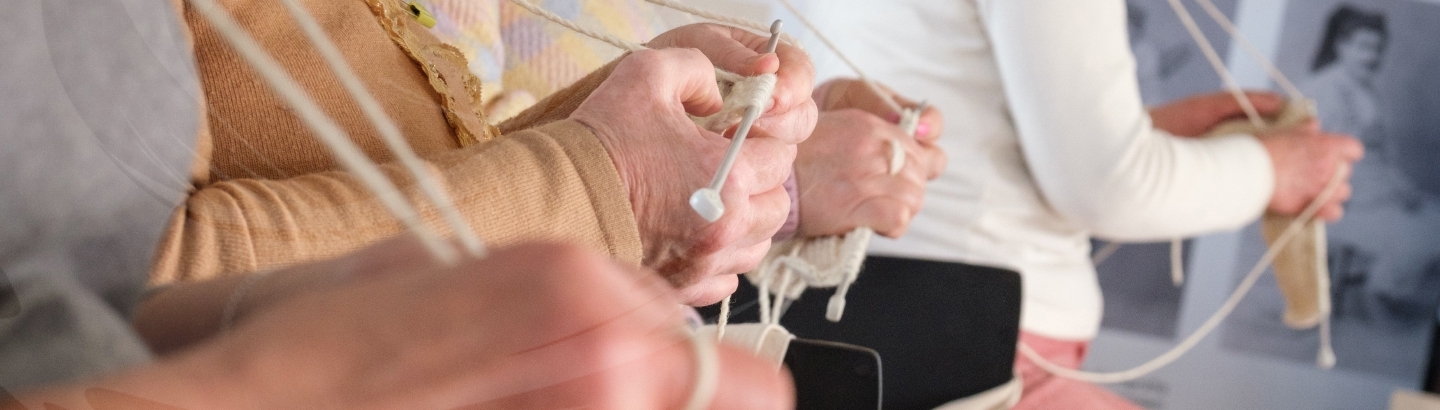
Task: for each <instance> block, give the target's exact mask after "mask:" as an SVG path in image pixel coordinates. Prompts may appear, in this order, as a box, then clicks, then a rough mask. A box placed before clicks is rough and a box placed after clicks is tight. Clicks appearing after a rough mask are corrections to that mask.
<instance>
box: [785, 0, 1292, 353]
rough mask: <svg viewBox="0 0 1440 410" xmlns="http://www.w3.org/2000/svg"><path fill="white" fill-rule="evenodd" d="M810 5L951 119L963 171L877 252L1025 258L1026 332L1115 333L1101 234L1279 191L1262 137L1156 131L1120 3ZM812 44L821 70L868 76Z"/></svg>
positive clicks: (1230, 207)
mask: <svg viewBox="0 0 1440 410" xmlns="http://www.w3.org/2000/svg"><path fill="white" fill-rule="evenodd" d="M809 3H810V4H809V5H808V6H807V7H806V10H804V11H805V13H806V15H807V16H808V17H810V18H812V19H814V20H815V21H816V23H817V24H818V25H819V26H820V27H821V30H822V31H823V32H825V33H826V34H827V35H829V36H830V37H832V38H833V40H835V41H836V43H838V44H839V45H840V47H841V48H842V50H843V51H844V52H845V53H846V54H847V55H849V56H850V58H851V59H853V60H855V61H857V62H858V63H859V64H860V65H862V66H863V67H862V69H864V70H866V71H867V74H869V75H870V76H871V77H873V78H875V79H876V80H878V81H880V82H883V83H885V84H887V85H889V86H891V87H893V88H894V89H896V90H897V91H898V92H900V93H902V94H904V95H906V96H908V97H910V98H915V99H928V100H929V101H930V103H931V104H933V105H934V106H936V107H938V108H939V109H940V110H941V112H942V113H944V115H945V133H944V135H943V136H942V137H941V139H940V142H939V144H940V145H941V146H942V147H943V148H944V150H945V152H946V153H947V154H948V155H949V158H950V162H949V168H948V169H946V171H945V173H944V174H943V175H942V176H941V177H940V178H939V179H938V180H937V181H935V182H934V183H932V184H930V185H929V191H928V193H927V194H926V196H925V208H924V209H923V210H922V211H921V212H920V214H919V215H918V216H917V217H916V218H915V220H914V222H913V224H912V225H911V228H910V231H909V233H908V234H906V235H905V236H904V237H903V238H901V239H899V240H885V239H879V240H877V241H876V242H875V243H874V244H873V245H872V247H871V253H872V254H876V255H887V256H900V257H911V258H921V259H932V260H942V261H955V262H964V263H971V264H981V265H991V266H999V267H1006V268H1010V269H1015V270H1017V271H1019V272H1020V274H1021V278H1022V283H1023V286H1024V296H1023V302H1022V313H1021V328H1022V329H1023V330H1025V331H1027V332H1032V333H1036V334H1040V335H1043V336H1049V337H1054V338H1061V339H1071V340H1087V339H1090V338H1092V337H1093V336H1094V335H1095V333H1096V332H1097V331H1098V329H1099V324H1100V315H1101V296H1100V288H1099V285H1098V284H1097V281H1096V278H1095V269H1094V267H1093V266H1092V265H1091V263H1090V258H1089V252H1090V245H1089V241H1088V238H1089V237H1091V236H1097V237H1103V238H1108V239H1115V240H1162V239H1169V238H1172V237H1177V236H1191V235H1197V234H1201V233H1206V232H1212V231H1219V230H1228V229H1234V228H1237V227H1240V226H1243V225H1244V224H1246V223H1247V222H1249V221H1251V220H1253V219H1255V218H1256V217H1258V216H1259V215H1260V213H1261V211H1262V210H1263V209H1264V207H1265V204H1266V203H1267V202H1268V199H1269V197H1270V194H1271V191H1272V189H1273V184H1274V177H1273V171H1272V169H1271V164H1270V159H1269V157H1268V156H1267V154H1266V151H1265V149H1264V148H1263V147H1262V146H1261V144H1260V143H1259V142H1258V141H1257V140H1256V139H1255V138H1254V137H1253V136H1250V135H1230V136H1222V137H1216V138H1210V139H1204V140H1201V139H1190V138H1180V137H1175V136H1172V135H1169V134H1167V133H1165V132H1163V131H1160V130H1156V129H1154V128H1153V126H1152V124H1151V121H1150V117H1149V116H1148V114H1147V111H1146V110H1145V107H1144V106H1143V105H1142V104H1141V102H1140V93H1139V91H1138V87H1137V85H1136V81H1137V80H1136V76H1135V59H1134V56H1133V55H1132V54H1131V53H1130V50H1129V48H1128V42H1127V37H1126V32H1125V30H1126V25H1125V10H1124V4H1123V2H1122V1H1121V0H1083V1H1082V0H894V1H885V2H881V1H874V0H824V1H812V2H809ZM795 30H800V29H798V28H797V29H795ZM810 43H811V44H807V46H808V47H807V48H808V50H809V51H810V54H811V55H812V56H813V57H814V59H815V61H816V66H817V69H818V71H819V73H818V74H819V76H820V77H819V78H822V79H823V78H827V77H832V76H853V75H854V74H853V73H852V72H850V71H849V69H848V68H846V67H845V66H843V65H841V64H840V62H839V60H838V59H836V58H835V57H834V55H833V53H831V52H830V51H829V50H826V49H824V48H823V47H821V46H820V45H819V44H818V43H816V42H810ZM896 274H903V272H897V273H896Z"/></svg>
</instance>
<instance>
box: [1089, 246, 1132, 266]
mask: <svg viewBox="0 0 1440 410" xmlns="http://www.w3.org/2000/svg"><path fill="white" fill-rule="evenodd" d="M1121 246H1125V243H1124V242H1106V243H1105V246H1104V247H1102V248H1100V250H1098V251H1095V255H1093V256H1091V257H1090V264H1092V265H1095V266H1100V264H1102V263H1105V260H1106V259H1110V256H1112V255H1115V252H1116V251H1119V250H1120V247H1121Z"/></svg>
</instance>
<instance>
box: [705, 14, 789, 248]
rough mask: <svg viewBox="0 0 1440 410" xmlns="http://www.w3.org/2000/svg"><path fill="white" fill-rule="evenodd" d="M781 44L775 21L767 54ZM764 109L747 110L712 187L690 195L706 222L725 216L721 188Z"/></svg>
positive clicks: (736, 129) (751, 108)
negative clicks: (746, 137)
mask: <svg viewBox="0 0 1440 410" xmlns="http://www.w3.org/2000/svg"><path fill="white" fill-rule="evenodd" d="M779 43H780V20H775V23H773V24H771V25H770V42H769V43H766V44H765V52H766V53H774V52H775V47H776V46H777V45H778V44H779ZM762 109H764V107H763V105H759V106H757V105H752V106H750V107H747V108H745V116H744V117H741V118H740V125H739V126H738V127H736V128H735V136H734V137H732V138H731V139H730V148H729V149H728V150H726V151H725V158H723V159H721V160H720V168H718V169H716V170H715V177H714V178H711V179H710V186H707V187H704V188H700V189H697V190H695V193H693V194H690V207H691V208H693V209H695V213H698V214H700V217H701V218H705V220H706V221H709V222H715V221H717V220H719V219H720V217H721V216H723V215H725V202H723V201H721V200H720V188H721V187H723V186H725V179H726V178H728V177H729V176H730V167H732V166H734V165H735V157H736V156H739V155H740V146H741V145H742V144H744V143H745V136H747V135H749V134H750V126H752V125H754V124H755V120H756V119H757V118H760V110H762Z"/></svg>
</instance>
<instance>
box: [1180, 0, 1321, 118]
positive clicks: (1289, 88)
mask: <svg viewBox="0 0 1440 410" xmlns="http://www.w3.org/2000/svg"><path fill="white" fill-rule="evenodd" d="M1195 2H1196V3H1199V4H1200V8H1202V9H1205V13H1206V14H1209V15H1210V18H1211V19H1214V20H1215V23H1217V24H1219V25H1220V28H1221V29H1224V30H1225V33H1227V34H1229V35H1230V38H1233V39H1235V42H1236V43H1239V44H1240V48H1241V49H1244V50H1245V53H1247V54H1250V58H1251V59H1254V60H1255V62H1257V63H1260V67H1261V68H1264V69H1265V73H1266V74H1268V75H1269V76H1270V79H1272V80H1275V84H1277V85H1279V86H1280V88H1281V89H1283V90H1285V94H1286V95H1287V96H1289V97H1290V99H1291V100H1296V101H1300V100H1304V99H1305V93H1302V92H1300V88H1299V87H1296V86H1295V84H1294V83H1291V82H1290V78H1289V77H1286V76H1285V73H1283V72H1281V71H1280V69H1278V68H1275V64H1272V63H1270V59H1269V58H1266V57H1265V55H1264V54H1263V53H1261V52H1260V50H1259V49H1257V48H1256V47H1255V45H1254V44H1251V43H1250V39H1249V38H1246V37H1245V36H1244V35H1241V34H1240V30H1238V29H1236V28H1235V24H1233V23H1231V22H1230V18H1229V17H1225V13H1222V12H1220V9H1219V8H1217V7H1215V3H1213V2H1211V1H1210V0H1196V1H1195Z"/></svg>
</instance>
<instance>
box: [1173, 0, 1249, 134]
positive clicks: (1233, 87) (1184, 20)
mask: <svg viewBox="0 0 1440 410" xmlns="http://www.w3.org/2000/svg"><path fill="white" fill-rule="evenodd" d="M1169 2H1170V8H1172V9H1175V15H1176V16H1178V17H1180V23H1181V24H1182V25H1184V26H1185V30H1186V31H1188V32H1190V37H1191V38H1193V39H1195V43H1196V44H1197V45H1199V46H1200V53H1201V54H1204V55H1205V60H1206V61H1208V62H1210V68H1213V69H1215V74H1218V75H1219V76H1220V80H1221V81H1223V82H1224V83H1225V88H1226V89H1229V90H1230V93H1231V94H1234V95H1235V101H1236V102H1239V103H1240V109H1241V110H1244V111H1245V117H1246V118H1249V119H1250V124H1251V125H1254V126H1255V128H1256V129H1264V128H1265V119H1263V118H1260V112H1259V111H1256V110H1255V104H1251V103H1250V98H1249V97H1246V96H1245V90H1243V89H1241V88H1240V83H1238V82H1236V81H1235V77H1234V76H1232V75H1230V70H1227V69H1225V61H1224V60H1222V59H1221V58H1220V54H1218V53H1216V52H1215V46H1213V45H1211V44H1210V39H1208V38H1205V33H1204V32H1202V31H1200V26H1199V25H1196V24H1195V18H1193V17H1191V16H1190V11H1189V10H1186V9H1185V5H1184V4H1180V0H1169Z"/></svg>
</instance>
